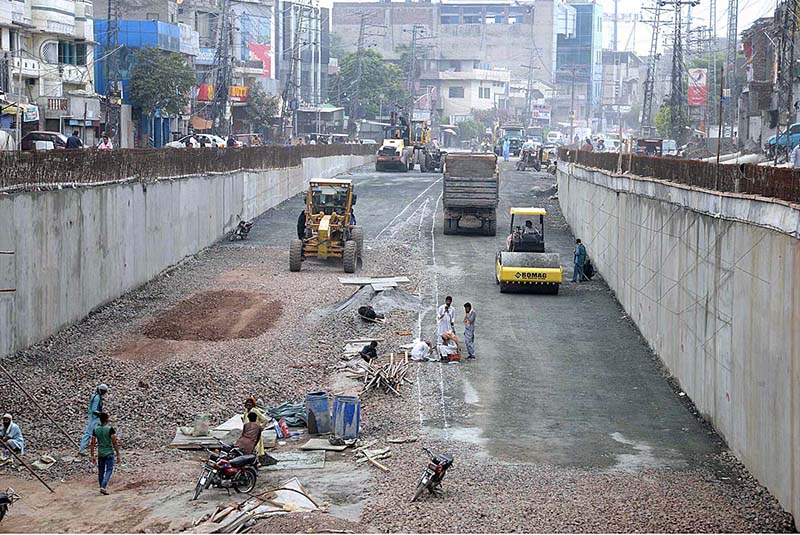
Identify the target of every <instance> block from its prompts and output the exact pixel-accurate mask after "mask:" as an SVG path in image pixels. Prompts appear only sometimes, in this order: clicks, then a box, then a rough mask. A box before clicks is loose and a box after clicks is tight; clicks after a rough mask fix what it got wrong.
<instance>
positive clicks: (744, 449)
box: [558, 162, 800, 518]
mask: <svg viewBox="0 0 800 535" xmlns="http://www.w3.org/2000/svg"><path fill="white" fill-rule="evenodd" d="M559 163H560V165H559V172H558V186H559V189H558V195H559V202H560V204H561V208H562V210H563V212H564V215H565V216H566V218H567V221H568V222H569V224H570V226H571V227H572V229H573V231H574V233H575V235H576V236H577V237H579V238H582V239H583V241H584V243H585V244H586V246H587V249H588V251H589V256H590V257H591V258H592V261H593V262H594V263H595V265H596V266H597V267H598V268H599V271H600V273H601V274H602V275H603V277H604V278H605V280H606V281H607V282H608V284H609V286H610V287H611V288H612V289H613V290H614V292H616V295H617V299H618V300H619V302H620V303H621V304H622V306H623V307H624V308H625V310H626V311H627V312H628V314H629V315H630V316H631V318H632V319H633V320H634V321H635V322H636V324H637V325H638V327H639V329H640V330H641V332H642V334H643V336H644V337H645V338H646V339H647V341H648V343H649V344H650V345H651V347H652V348H653V350H654V351H655V352H656V353H657V354H658V356H659V357H660V358H661V360H662V361H663V362H664V364H665V365H666V366H667V367H668V368H669V370H670V372H671V373H672V374H673V375H674V376H675V377H676V378H677V379H678V381H679V382H680V384H681V387H682V388H683V389H684V390H685V391H686V393H687V394H688V395H689V396H690V397H691V399H692V400H693V401H694V403H695V404H696V405H697V408H698V409H699V410H700V411H701V412H702V413H703V414H704V415H706V416H707V418H708V419H709V420H710V421H711V422H712V423H713V425H714V427H715V429H716V430H717V431H718V432H719V433H720V434H721V435H722V436H724V437H725V439H726V440H727V442H728V444H729V446H730V447H731V449H732V450H733V452H734V453H735V454H736V455H737V457H738V458H739V459H740V460H741V461H742V462H743V463H744V464H745V465H746V466H747V468H748V469H749V470H750V472H751V473H752V474H753V475H754V476H755V477H757V478H758V480H759V481H760V482H761V483H762V484H763V485H765V486H766V487H768V488H769V489H770V491H771V492H772V493H773V494H774V495H775V496H776V497H777V498H778V499H779V500H780V502H781V504H782V505H783V506H784V508H785V509H787V510H788V511H790V512H792V514H794V515H795V518H798V516H797V515H798V514H800V239H798V238H800V206H797V205H790V204H789V203H783V202H777V201H774V200H771V199H764V198H758V197H754V196H743V195H734V194H723V195H719V194H713V193H711V192H709V191H706V190H701V189H698V188H692V187H682V186H680V185H675V184H670V183H666V182H662V181H658V180H650V179H644V178H641V179H640V178H635V177H634V178H630V177H626V176H614V175H613V174H612V173H610V172H608V171H598V170H594V169H587V168H583V167H581V166H578V165H573V164H568V163H566V162H559Z"/></svg>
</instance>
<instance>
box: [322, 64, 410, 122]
mask: <svg viewBox="0 0 800 535" xmlns="http://www.w3.org/2000/svg"><path fill="white" fill-rule="evenodd" d="M357 86H359V83H358V56H357V54H356V53H355V52H351V53H350V54H347V55H345V56H344V57H343V58H341V60H340V61H339V74H338V75H336V76H335V77H334V79H333V80H332V83H331V84H330V89H329V97H330V100H331V101H332V102H334V103H335V104H337V105H339V106H344V107H345V108H347V109H348V110H349V112H350V116H351V118H353V117H354V116H357V118H358V119H364V118H374V117H376V116H377V115H378V113H379V111H380V110H381V108H383V110H384V113H385V111H386V110H389V109H394V107H395V106H396V105H398V106H403V105H404V104H405V102H406V100H407V96H406V95H407V92H406V89H405V77H404V76H403V73H402V71H401V70H400V67H398V66H397V65H393V64H391V63H387V62H386V61H384V59H383V57H382V56H381V55H380V54H379V53H378V52H376V51H374V50H365V51H363V52H362V53H361V83H360V91H358V92H357V91H356V89H357ZM356 93H357V94H358V101H359V110H358V111H356V110H353V107H354V105H355V102H354V100H355V97H356Z"/></svg>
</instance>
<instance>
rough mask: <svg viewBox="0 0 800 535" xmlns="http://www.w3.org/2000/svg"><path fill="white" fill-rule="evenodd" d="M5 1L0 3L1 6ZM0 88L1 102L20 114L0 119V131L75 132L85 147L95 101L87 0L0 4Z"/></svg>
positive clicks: (94, 125) (95, 117) (91, 135)
mask: <svg viewBox="0 0 800 535" xmlns="http://www.w3.org/2000/svg"><path fill="white" fill-rule="evenodd" d="M3 2H5V4H3ZM0 6H2V7H0V58H2V63H0V66H2V67H4V69H3V70H4V71H5V68H6V67H7V68H8V70H7V71H5V72H7V74H5V75H3V74H0V86H2V89H3V92H4V93H5V97H4V100H5V101H6V102H9V101H13V102H14V103H20V104H22V105H23V106H22V107H23V108H24V113H22V114H17V113H16V107H12V106H6V107H5V108H4V109H5V110H6V111H11V110H13V111H14V113H13V114H8V113H6V114H4V115H0V127H4V128H11V127H12V126H13V127H16V126H17V125H16V121H17V117H21V118H22V119H23V121H22V125H21V131H22V134H23V135H24V134H25V133H26V132H28V131H31V130H36V129H47V130H53V131H59V132H64V133H67V132H71V131H73V130H77V131H78V132H79V133H80V135H81V136H82V137H83V138H84V140H85V141H86V142H87V143H92V142H94V140H95V139H96V137H97V134H98V133H99V132H98V130H97V129H98V122H99V120H100V102H99V100H98V96H97V94H96V92H95V87H94V76H93V70H92V68H91V65H92V62H93V58H94V29H93V25H92V19H93V6H92V2H91V1H90V0H24V1H19V0H12V1H10V2H9V0H0Z"/></svg>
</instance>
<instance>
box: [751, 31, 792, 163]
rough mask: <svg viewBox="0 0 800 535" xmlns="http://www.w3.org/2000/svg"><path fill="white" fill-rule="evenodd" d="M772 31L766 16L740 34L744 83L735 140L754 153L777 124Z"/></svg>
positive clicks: (774, 42) (774, 40)
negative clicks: (737, 131) (737, 132)
mask: <svg viewBox="0 0 800 535" xmlns="http://www.w3.org/2000/svg"><path fill="white" fill-rule="evenodd" d="M774 28H775V26H774V20H773V18H772V17H770V18H762V19H758V20H757V21H755V22H754V23H753V24H752V25H751V26H750V27H749V28H747V29H746V30H744V31H743V32H742V49H743V50H744V58H745V62H744V65H743V68H744V69H745V77H746V81H745V84H744V87H743V88H742V95H741V98H740V100H739V103H740V108H739V139H740V140H741V142H742V143H744V145H745V147H746V148H750V149H752V150H758V149H759V148H760V147H762V146H763V144H764V143H765V142H766V140H767V139H768V138H769V136H771V135H773V134H775V130H776V126H777V123H778V114H777V109H778V106H777V99H776V98H775V95H774V93H773V88H774V83H773V80H774V76H775V72H776V68H775V45H776V44H777V43H776V39H775V37H774V33H775V32H774ZM784 122H785V120H784ZM790 122H794V121H793V120H792V121H790Z"/></svg>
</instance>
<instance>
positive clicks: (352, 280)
mask: <svg viewBox="0 0 800 535" xmlns="http://www.w3.org/2000/svg"><path fill="white" fill-rule="evenodd" d="M339 282H340V283H341V284H344V285H350V286H366V285H367V284H372V283H376V284H380V283H395V284H408V283H410V282H411V280H410V279H409V278H408V277H339Z"/></svg>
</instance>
